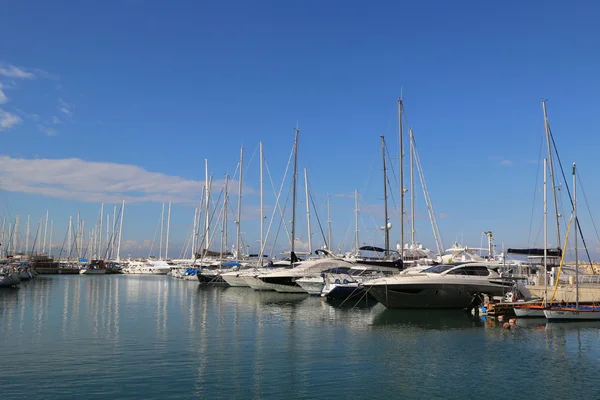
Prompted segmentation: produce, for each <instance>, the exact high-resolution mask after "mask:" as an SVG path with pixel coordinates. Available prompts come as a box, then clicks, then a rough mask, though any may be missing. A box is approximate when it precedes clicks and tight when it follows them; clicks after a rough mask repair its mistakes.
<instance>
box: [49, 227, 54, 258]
mask: <svg viewBox="0 0 600 400" xmlns="http://www.w3.org/2000/svg"><path fill="white" fill-rule="evenodd" d="M53 230H54V221H50V240H49V242H50V243H49V244H48V255H49V256H50V257H52V231H53Z"/></svg>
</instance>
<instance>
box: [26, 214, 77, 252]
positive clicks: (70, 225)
mask: <svg viewBox="0 0 600 400" xmlns="http://www.w3.org/2000/svg"><path fill="white" fill-rule="evenodd" d="M72 236H73V217H72V216H70V217H69V232H68V234H67V237H68V239H67V242H68V243H69V256H68V257H67V260H69V261H71V249H72V247H73V238H72ZM32 251H33V250H32Z"/></svg>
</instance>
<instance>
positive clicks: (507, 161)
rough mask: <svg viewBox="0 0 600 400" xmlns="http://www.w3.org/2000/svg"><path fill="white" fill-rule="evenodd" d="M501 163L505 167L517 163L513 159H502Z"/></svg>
mask: <svg viewBox="0 0 600 400" xmlns="http://www.w3.org/2000/svg"><path fill="white" fill-rule="evenodd" d="M500 165H502V166H504V167H512V166H513V165H515V164H514V163H513V162H512V161H511V160H500Z"/></svg>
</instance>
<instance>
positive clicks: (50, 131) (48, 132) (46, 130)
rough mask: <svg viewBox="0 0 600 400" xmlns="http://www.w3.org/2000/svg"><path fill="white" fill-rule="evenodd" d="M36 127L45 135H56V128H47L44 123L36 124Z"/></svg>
mask: <svg viewBox="0 0 600 400" xmlns="http://www.w3.org/2000/svg"><path fill="white" fill-rule="evenodd" d="M38 129H39V130H40V131H41V132H43V133H45V134H46V135H47V136H56V129H52V128H48V127H47V126H44V125H38Z"/></svg>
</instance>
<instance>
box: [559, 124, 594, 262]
mask: <svg viewBox="0 0 600 400" xmlns="http://www.w3.org/2000/svg"><path fill="white" fill-rule="evenodd" d="M548 130H549V131H550V139H552V145H553V147H554V152H555V153H556V159H557V160H558V165H559V166H560V172H561V174H562V177H563V181H564V182H565V187H566V188H567V194H568V195H569V200H570V202H571V208H572V207H573V197H571V190H570V189H569V184H568V183H567V178H566V177H565V171H564V170H563V167H562V161H561V160H560V155H559V154H558V149H557V148H556V142H555V141H554V135H553V134H552V130H550V127H548ZM575 228H576V230H577V231H579V236H581V242H582V244H583V248H584V249H585V254H586V255H587V258H588V261H589V263H590V265H592V257H591V256H590V252H589V250H588V247H587V243H586V242H585V237H584V236H583V231H582V230H581V224H580V223H579V217H575Z"/></svg>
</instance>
